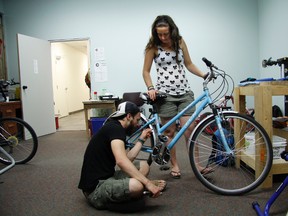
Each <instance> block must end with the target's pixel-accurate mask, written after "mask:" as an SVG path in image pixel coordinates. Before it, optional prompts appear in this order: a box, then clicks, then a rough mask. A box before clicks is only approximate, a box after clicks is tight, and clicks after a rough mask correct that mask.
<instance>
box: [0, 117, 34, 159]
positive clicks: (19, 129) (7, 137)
mask: <svg viewBox="0 0 288 216" xmlns="http://www.w3.org/2000/svg"><path fill="white" fill-rule="evenodd" d="M0 146H1V147H2V148H3V149H4V150H5V151H6V152H8V153H9V154H10V155H11V156H12V157H13V158H14V160H15V164H25V163H27V162H28V161H30V160H31V159H32V158H33V157H34V156H35V154H36V152H37V149H38V138H37V135H36V133H35V131H34V129H33V128H32V127H31V126H30V125H29V124H28V123H27V122H25V121H24V120H22V119H19V118H14V117H4V118H1V119H0ZM0 162H1V163H3V164H10V163H11V161H10V160H9V159H8V158H7V156H5V155H4V154H2V153H1V154H0Z"/></svg>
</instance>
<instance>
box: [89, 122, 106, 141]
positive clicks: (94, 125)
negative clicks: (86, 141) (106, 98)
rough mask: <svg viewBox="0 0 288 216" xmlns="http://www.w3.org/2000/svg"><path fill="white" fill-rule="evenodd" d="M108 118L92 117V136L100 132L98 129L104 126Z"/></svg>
mask: <svg viewBox="0 0 288 216" xmlns="http://www.w3.org/2000/svg"><path fill="white" fill-rule="evenodd" d="M106 119H107V118H99V117H92V118H90V122H91V132H92V133H91V135H92V136H93V135H94V134H96V133H97V132H98V130H99V129H100V128H101V127H102V125H103V123H104V122H105V120H106Z"/></svg>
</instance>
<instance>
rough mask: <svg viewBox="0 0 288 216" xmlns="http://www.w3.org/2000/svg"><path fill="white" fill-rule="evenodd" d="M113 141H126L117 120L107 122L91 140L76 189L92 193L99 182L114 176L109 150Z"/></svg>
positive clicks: (113, 164)
mask: <svg viewBox="0 0 288 216" xmlns="http://www.w3.org/2000/svg"><path fill="white" fill-rule="evenodd" d="M114 139H120V140H123V142H125V140H126V133H125V129H124V128H123V127H122V125H121V124H120V122H119V121H117V120H112V121H109V122H107V123H106V124H105V125H104V126H103V127H102V128H100V130H99V131H98V133H96V134H95V135H94V136H93V137H92V138H91V140H90V142H89V144H88V146H87V148H86V151H85V154H84V161H83V165H82V170H81V177H80V182H79V185H78V188H80V189H82V190H83V191H85V192H92V191H93V190H94V189H95V188H96V186H97V184H98V182H99V180H105V179H108V178H110V177H111V176H113V175H114V172H115V165H116V162H115V158H114V155H113V152H112V149H111V141H112V140H114Z"/></svg>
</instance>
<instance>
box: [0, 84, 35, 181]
mask: <svg viewBox="0 0 288 216" xmlns="http://www.w3.org/2000/svg"><path fill="white" fill-rule="evenodd" d="M12 84H15V83H14V82H12V83H10V82H7V81H6V82H1V83H0V92H1V93H2V94H4V88H6V87H7V86H8V85H12ZM3 97H5V95H3ZM4 103H5V102H4ZM37 148H38V138H37V135H36V133H35V131H34V129H33V128H32V127H31V126H30V125H29V124H28V123H27V122H25V121H24V120H22V119H20V118H16V117H0V163H2V164H3V165H5V166H1V167H0V175H1V174H3V173H4V172H6V171H8V170H9V169H11V168H12V167H13V166H14V165H15V164H25V163H27V162H28V161H30V160H31V159H32V158H33V157H34V156H35V154H36V152H37Z"/></svg>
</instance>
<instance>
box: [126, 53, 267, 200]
mask: <svg viewBox="0 0 288 216" xmlns="http://www.w3.org/2000/svg"><path fill="white" fill-rule="evenodd" d="M202 60H203V61H204V62H205V63H206V65H207V66H208V68H209V69H210V72H209V75H208V77H207V78H206V79H205V81H204V82H203V93H202V94H201V95H200V96H199V97H197V98H195V100H194V101H193V102H192V103H191V104H189V105H188V106H187V107H186V108H185V109H184V110H183V111H182V112H180V113H179V114H177V115H176V116H175V117H174V118H172V119H171V120H170V121H168V122H167V123H166V124H164V125H161V122H160V120H159V116H158V114H157V109H156V105H155V101H152V100H151V99H150V98H149V96H148V95H147V94H146V93H142V94H141V95H140V97H141V98H142V99H143V100H144V102H145V103H147V104H149V105H151V106H152V108H150V110H149V111H150V112H151V115H150V117H149V118H146V117H145V116H144V115H143V114H141V121H140V123H139V125H140V126H139V128H138V129H137V130H136V131H135V132H134V133H133V134H132V135H131V136H130V137H127V142H128V143H127V148H133V146H134V144H133V143H134V142H135V141H137V139H138V137H139V136H140V134H141V131H142V130H143V129H144V128H148V127H149V128H151V129H152V134H151V137H150V138H149V141H148V140H147V141H146V142H145V144H144V145H143V146H142V149H141V152H140V153H139V156H138V157H137V159H139V160H147V162H148V164H149V165H151V163H152V161H154V162H155V163H156V164H158V165H165V164H166V163H168V161H169V160H170V150H171V149H172V148H173V146H174V145H176V143H178V140H179V139H180V137H181V136H182V135H183V134H184V132H185V131H186V130H187V128H188V127H189V125H190V124H192V123H193V122H194V121H195V120H196V119H197V117H198V116H199V115H200V113H201V112H202V111H203V110H204V109H205V108H207V109H210V110H211V113H212V114H211V115H209V116H207V117H206V118H204V119H202V121H201V122H199V123H198V124H197V126H196V127H195V129H194V131H193V133H192V134H191V136H190V138H189V146H188V149H189V158H190V164H191V167H192V170H193V172H194V174H195V176H196V177H197V178H198V179H199V180H200V182H201V183H202V184H203V185H204V186H206V187H207V188H209V189H210V190H212V191H214V192H216V193H219V194H224V195H240V194H244V193H247V192H249V191H252V190H253V189H255V188H257V187H258V186H259V185H260V184H261V183H262V182H263V181H264V180H265V178H266V177H267V175H268V173H269V170H270V169H271V166H272V144H271V141H270V139H269V137H268V135H267V132H266V131H265V130H264V128H263V127H262V126H261V125H260V124H259V123H257V122H256V121H255V120H254V119H253V118H251V117H250V116H248V115H244V114H240V113H237V112H235V111H221V110H220V109H218V108H217V106H216V105H215V102H216V101H217V100H218V99H220V98H222V97H223V95H225V94H226V93H227V92H226V90H225V88H227V86H229V85H228V80H227V79H228V77H230V76H229V75H227V74H226V73H225V72H224V71H222V70H220V69H218V68H216V67H215V66H214V65H213V64H212V63H211V62H210V61H209V60H207V59H206V58H203V59H202ZM216 78H217V80H216ZM230 79H231V80H232V78H231V77H230ZM211 81H213V82H211ZM214 81H215V83H218V86H215V85H216V84H215V83H214ZM232 81H233V80H232ZM210 83H214V85H213V87H216V90H214V91H213V92H212V90H211V92H210V90H209V88H211V89H212V86H211V87H209V88H208V84H210ZM215 95H216V96H215ZM212 96H214V99H213V97H212ZM165 97H166V95H165V94H162V93H158V94H157V98H156V101H158V100H161V99H162V98H165ZM196 105H197V109H196V111H195V112H194V114H193V115H192V116H191V117H190V118H189V120H188V121H187V123H186V124H185V125H183V127H182V128H181V129H180V130H179V132H178V133H177V134H176V135H175V137H174V138H173V139H172V141H171V142H170V143H169V144H168V145H167V144H166V142H167V140H168V139H167V137H166V136H165V134H164V131H165V130H166V129H167V128H168V127H169V126H170V125H171V124H174V123H175V122H176V121H178V120H179V119H180V117H181V116H183V115H184V113H185V112H186V111H188V110H190V109H192V108H193V107H195V106H196ZM231 122H233V127H231ZM212 124H213V125H216V131H215V133H214V134H213V135H209V134H207V133H206V132H205V130H206V128H207V127H210V125H212ZM247 128H250V130H247ZM198 167H206V168H209V170H211V172H209V174H205V175H204V174H202V173H201V170H198Z"/></svg>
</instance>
